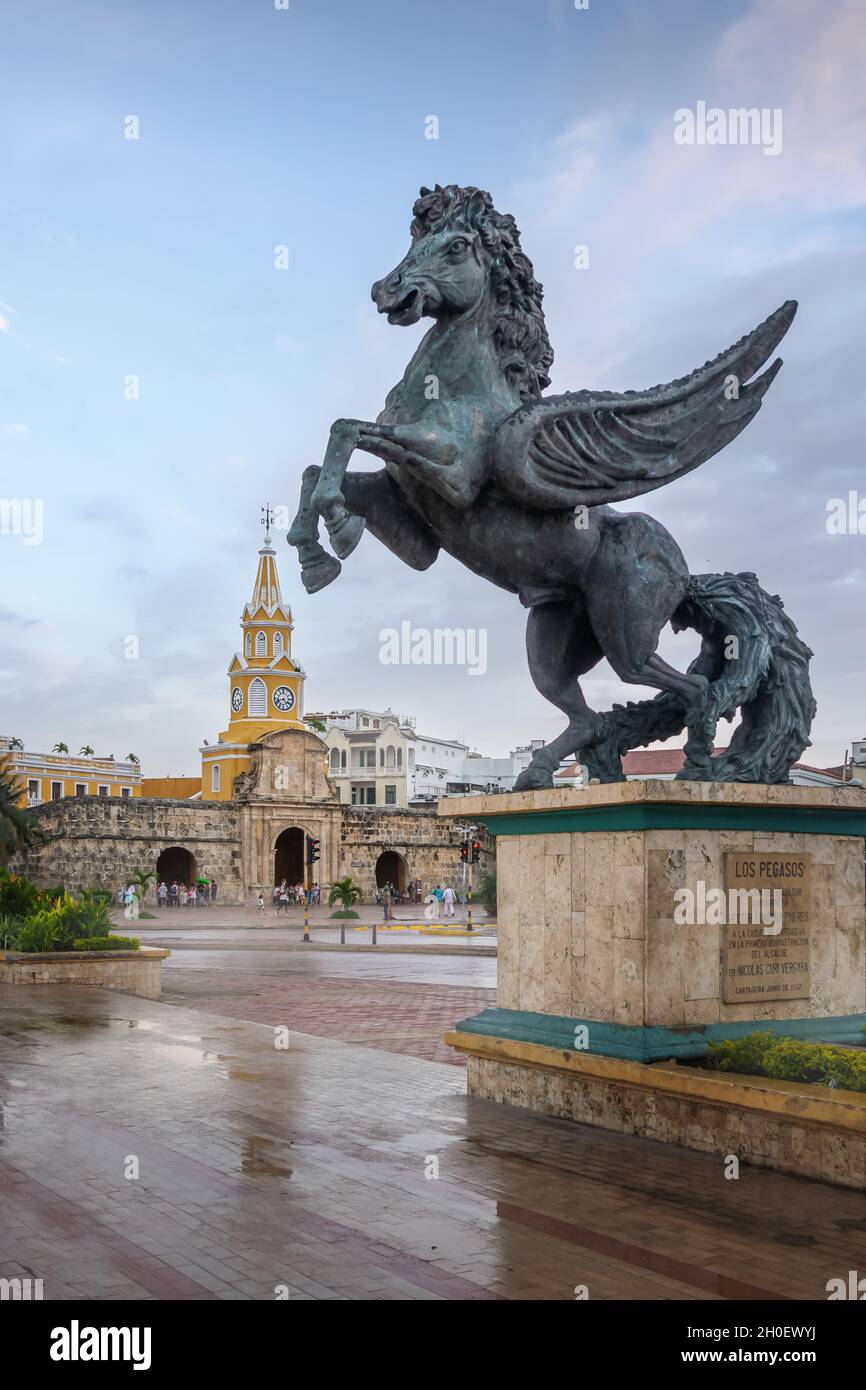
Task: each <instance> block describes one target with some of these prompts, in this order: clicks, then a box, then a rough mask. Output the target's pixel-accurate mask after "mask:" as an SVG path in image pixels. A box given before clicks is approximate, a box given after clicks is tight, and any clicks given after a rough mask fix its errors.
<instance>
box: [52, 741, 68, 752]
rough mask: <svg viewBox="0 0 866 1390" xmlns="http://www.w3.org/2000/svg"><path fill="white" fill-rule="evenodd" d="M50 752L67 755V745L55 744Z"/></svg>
mask: <svg viewBox="0 0 866 1390" xmlns="http://www.w3.org/2000/svg"><path fill="white" fill-rule="evenodd" d="M51 751H52V753H68V752H69V745H68V743H55V745H54V747H53V748H52V750H51Z"/></svg>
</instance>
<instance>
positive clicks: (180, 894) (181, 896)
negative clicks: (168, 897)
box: [177, 880, 189, 907]
mask: <svg viewBox="0 0 866 1390" xmlns="http://www.w3.org/2000/svg"><path fill="white" fill-rule="evenodd" d="M188 897H189V894H188V893H187V891H186V884H185V883H184V882H183V880H181V883H180V886H179V888H178V890H177V900H178V902H179V903H180V906H181V907H186V900H187V898H188Z"/></svg>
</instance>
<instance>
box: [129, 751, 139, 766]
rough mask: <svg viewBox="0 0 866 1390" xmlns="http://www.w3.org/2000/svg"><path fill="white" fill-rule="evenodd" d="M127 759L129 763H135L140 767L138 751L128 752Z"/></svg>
mask: <svg viewBox="0 0 866 1390" xmlns="http://www.w3.org/2000/svg"><path fill="white" fill-rule="evenodd" d="M126 761H127V762H128V763H135V766H136V767H138V764H139V761H140V759H139V757H138V754H137V753H127V755H126Z"/></svg>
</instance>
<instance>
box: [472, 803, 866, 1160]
mask: <svg viewBox="0 0 866 1390" xmlns="http://www.w3.org/2000/svg"><path fill="white" fill-rule="evenodd" d="M448 812H449V814H450V815H455V814H456V815H457V816H459V817H460V819H461V820H464V821H475V822H477V823H480V824H483V825H485V826H487V828H488V829H489V830H490V831H491V833H492V834H493V835H494V836H495V839H496V847H497V855H496V858H497V887H498V902H499V906H498V920H499V930H498V972H499V979H498V991H497V1007H496V1008H495V1009H486V1010H484V1011H483V1012H482V1013H481V1014H478V1015H476V1016H475V1017H473V1018H469V1019H465V1020H463V1022H462V1023H460V1024H458V1025H457V1028H456V1030H455V1032H454V1033H452V1034H450V1035H449V1037H448V1041H449V1042H451V1043H452V1044H453V1045H454V1046H456V1047H459V1048H460V1049H461V1050H463V1051H465V1052H466V1053H467V1056H468V1058H469V1090H470V1093H472V1094H475V1095H482V1096H487V1097H490V1098H493V1099H497V1100H506V1101H511V1102H512V1103H515V1104H521V1105H529V1106H530V1107H532V1108H537V1109H544V1110H546V1111H548V1113H556V1114H562V1113H570V1114H572V1115H573V1117H574V1118H579V1119H584V1120H588V1121H589V1122H590V1123H597V1124H602V1125H604V1126H606V1127H612V1128H622V1129H625V1130H629V1131H630V1132H637V1133H644V1134H650V1133H653V1132H654V1131H653V1128H652V1124H653V1114H656V1112H658V1111H659V1107H655V1108H654V1107H652V1106H651V1107H650V1110H651V1112H653V1113H651V1114H650V1115H649V1117H647V1114H646V1108H645V1106H644V1109H643V1110H642V1111H641V1113H642V1114H643V1119H640V1118H638V1115H637V1111H636V1110H635V1106H634V1105H633V1104H630V1103H625V1101H624V1106H619V1105H617V1104H613V1105H611V1102H610V1097H611V1094H612V1092H611V1090H610V1087H611V1086H613V1088H614V1093H617V1094H619V1093H618V1092H617V1084H618V1083H617V1078H616V1075H613V1074H611V1071H610V1066H611V1065H612V1064H611V1063H606V1064H605V1069H604V1078H603V1081H602V1078H601V1076H600V1075H598V1074H597V1073H598V1066H596V1067H595V1070H594V1072H593V1069H592V1068H590V1069H589V1070H590V1072H592V1075H590V1074H589V1073H588V1072H587V1067H586V1065H585V1064H586V1062H587V1059H591V1058H598V1059H601V1058H607V1059H620V1060H621V1061H622V1062H623V1063H628V1064H634V1063H638V1064H643V1065H641V1066H639V1067H638V1068H637V1069H636V1070H635V1069H634V1067H632V1070H631V1071H629V1073H628V1076H627V1077H626V1076H625V1074H624V1075H623V1077H622V1078H621V1081H622V1086H623V1087H624V1088H625V1089H624V1091H623V1093H622V1094H623V1097H624V1098H625V1093H626V1092H628V1091H632V1090H634V1089H635V1088H637V1089H641V1088H643V1089H644V1090H645V1089H646V1088H647V1087H652V1085H653V1084H654V1082H653V1081H652V1078H651V1077H650V1076H649V1075H644V1074H645V1073H646V1074H649V1073H651V1072H652V1071H653V1068H652V1067H651V1066H650V1065H647V1064H654V1063H666V1062H669V1061H670V1060H671V1059H677V1058H680V1059H683V1058H690V1057H699V1056H700V1055H702V1054H703V1053H704V1052H705V1051H706V1049H707V1047H708V1045H709V1043H710V1042H712V1041H718V1040H720V1039H722V1038H735V1037H738V1036H742V1035H744V1034H746V1033H749V1032H752V1031H754V1029H755V1028H756V1027H761V1028H767V1029H770V1030H771V1031H773V1032H777V1033H780V1034H785V1035H788V1036H795V1037H800V1038H807V1039H815V1040H821V1041H825V1042H837V1043H854V1044H861V1045H862V1044H863V1042H864V1032H863V1029H864V1024H866V1013H864V1009H866V977H864V968H866V957H864V943H866V906H864V890H866V878H864V836H866V792H864V791H862V790H860V789H857V788H811V787H797V786H773V787H767V786H759V785H755V786H752V785H748V784H739V783H738V784H722V783H696V782H665V781H639V782H624V783H616V784H612V785H593V786H589V787H586V788H562V789H559V788H557V789H555V790H552V791H535V792H523V793H511V794H508V795H505V796H488V797H466V798H461V799H460V800H458V801H454V800H453V799H452V800H449V802H448ZM750 876H751V877H750ZM776 883H778V884H779V891H780V892H781V894H782V897H781V899H774V898H773V897H772V889H768V893H767V897H766V898H765V899H764V900H763V902H762V906H763V907H764V908H765V909H769V911H770V913H771V914H772V912H773V910H774V909H775V908H776V907H779V906H780V907H781V909H782V911H781V918H780V919H774V918H773V917H772V915H770V916H767V917H765V918H760V919H759V920H758V922H757V923H756V924H755V923H749V922H747V923H743V922H735V923H732V922H731V921H730V920H729V919H730V917H731V915H732V913H733V911H735V910H736V911H737V912H738V913H739V914H745V912H746V911H747V910H748V911H751V912H754V910H755V909H754V907H752V902H751V900H749V901H748V902H747V901H745V900H743V901H742V902H741V901H740V900H737V903H736V907H735V905H734V902H733V901H732V899H731V894H730V893H729V892H728V891H727V890H728V889H729V888H740V887H741V886H742V887H743V888H749V887H751V886H752V885H759V886H760V885H774V884H776ZM759 901H760V899H759ZM755 906H757V904H755ZM690 917H691V920H689V919H690ZM483 1040H486V1042H484V1041H483ZM582 1059H583V1060H582ZM561 1062H562V1063H564V1064H567V1066H566V1065H563V1066H562V1067H560V1063H561ZM553 1070H564V1071H567V1072H568V1080H567V1083H564V1082H563V1081H562V1079H561V1078H560V1077H557V1078H556V1080H555V1084H554V1080H553V1079H551V1075H550V1073H551V1071H553ZM614 1071H615V1067H614ZM641 1076H642V1078H643V1079H642V1080H641V1079H640V1077H641ZM768 1084H769V1086H770V1088H771V1089H772V1086H773V1084H774V1083H768ZM775 1084H777V1085H778V1084H780V1083H775ZM563 1085H565V1092H564V1093H563V1094H560V1092H562V1088H563ZM665 1089H666V1091H667V1092H668V1093H670V1087H669V1086H666V1088H665ZM813 1089H815V1088H813ZM602 1091H603V1093H604V1095H603V1098H602ZM554 1093H555V1094H556V1096H557V1097H558V1099H557V1100H556V1101H554V1099H553V1097H554ZM831 1094H832V1093H831ZM564 1097H565V1098H564ZM602 1099H603V1103H602ZM633 1099H634V1097H632V1100H633ZM665 1103H666V1104H668V1102H667V1101H666V1102H665ZM753 1103H754V1097H752V1105H753ZM670 1104H673V1105H674V1107H675V1108H676V1106H678V1105H680V1101H678V1100H676V1099H675V1100H674V1101H672V1102H670ZM563 1107H564V1109H563ZM638 1110H640V1107H638ZM687 1111H688V1105H686V1110H685V1111H684V1112H683V1116H682V1118H683V1123H684V1124H685V1123H686V1120H687V1119H688V1115H687ZM692 1118H693V1117H692ZM863 1119H866V1111H864V1115H863V1116H862V1117H861V1119H860V1120H858V1123H862V1121H863ZM668 1130H669V1132H666V1133H665V1134H663V1135H662V1134H659V1135H658V1136H657V1137H665V1138H668V1139H671V1138H672V1139H673V1142H679V1143H689V1142H690V1140H689V1138H688V1137H683V1136H680V1137H677V1135H676V1123H675V1122H672V1128H671V1125H669V1127H668ZM696 1146H697V1147H702V1145H701V1144H697V1145H696ZM864 1153H866V1149H864ZM758 1161H759V1160H758ZM779 1166H783V1165H779ZM792 1171H799V1170H798V1169H796V1168H794V1169H792Z"/></svg>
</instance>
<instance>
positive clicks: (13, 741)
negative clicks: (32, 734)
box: [9, 738, 24, 753]
mask: <svg viewBox="0 0 866 1390" xmlns="http://www.w3.org/2000/svg"><path fill="white" fill-rule="evenodd" d="M9 748H10V750H11V749H15V748H17V749H18V750H19V751H20V752H22V753H23V752H24V744H23V742H22V740H21V739H20V738H10V740H9Z"/></svg>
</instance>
